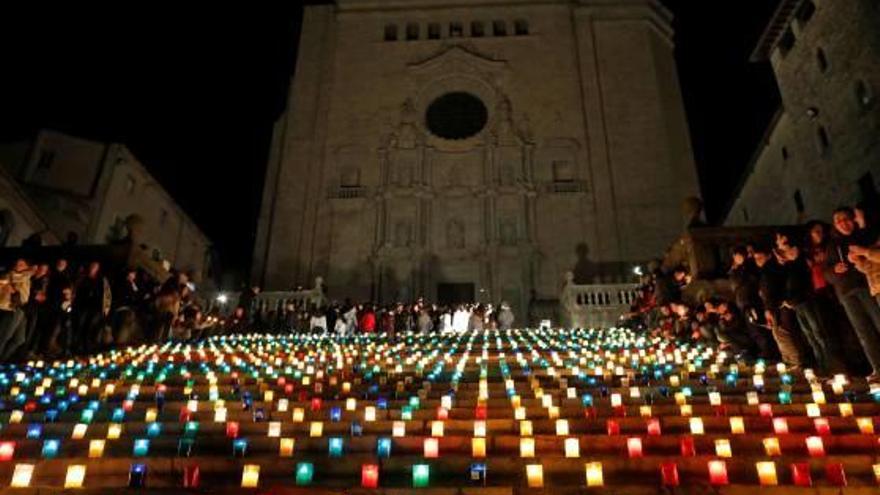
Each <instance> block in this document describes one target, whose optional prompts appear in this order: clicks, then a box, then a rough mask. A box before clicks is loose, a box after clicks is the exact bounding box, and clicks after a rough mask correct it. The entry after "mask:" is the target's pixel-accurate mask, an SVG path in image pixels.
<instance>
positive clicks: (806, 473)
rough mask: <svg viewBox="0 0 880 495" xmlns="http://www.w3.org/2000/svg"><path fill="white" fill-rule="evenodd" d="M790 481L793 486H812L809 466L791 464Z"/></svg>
mask: <svg viewBox="0 0 880 495" xmlns="http://www.w3.org/2000/svg"><path fill="white" fill-rule="evenodd" d="M791 479H792V481H793V482H794V485H795V486H813V480H812V478H811V476H810V465H809V464H808V463H806V462H795V463H793V464H792V465H791Z"/></svg>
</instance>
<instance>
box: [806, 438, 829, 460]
mask: <svg viewBox="0 0 880 495" xmlns="http://www.w3.org/2000/svg"><path fill="white" fill-rule="evenodd" d="M806 442H807V451H808V452H809V453H810V457H822V456H824V455H825V445H824V444H823V443H822V437H807V440H806Z"/></svg>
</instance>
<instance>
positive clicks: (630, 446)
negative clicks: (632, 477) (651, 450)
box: [626, 437, 642, 459]
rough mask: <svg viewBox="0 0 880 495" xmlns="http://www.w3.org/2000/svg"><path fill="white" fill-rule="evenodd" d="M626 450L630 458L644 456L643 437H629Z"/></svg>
mask: <svg viewBox="0 0 880 495" xmlns="http://www.w3.org/2000/svg"><path fill="white" fill-rule="evenodd" d="M626 451H627V454H628V455H629V458H630V459H636V458H638V457H642V439H641V438H638V437H631V438H627V439H626Z"/></svg>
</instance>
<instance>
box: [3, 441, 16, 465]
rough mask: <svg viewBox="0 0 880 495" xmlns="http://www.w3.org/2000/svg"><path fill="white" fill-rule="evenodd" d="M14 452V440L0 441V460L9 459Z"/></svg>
mask: <svg viewBox="0 0 880 495" xmlns="http://www.w3.org/2000/svg"><path fill="white" fill-rule="evenodd" d="M13 454H15V442H0V461H11V460H12V455H13Z"/></svg>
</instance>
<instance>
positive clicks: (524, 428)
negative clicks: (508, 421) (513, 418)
mask: <svg viewBox="0 0 880 495" xmlns="http://www.w3.org/2000/svg"><path fill="white" fill-rule="evenodd" d="M519 436H521V437H530V436H532V422H531V421H529V420H524V421H520V422H519Z"/></svg>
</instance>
